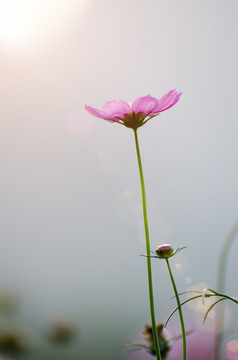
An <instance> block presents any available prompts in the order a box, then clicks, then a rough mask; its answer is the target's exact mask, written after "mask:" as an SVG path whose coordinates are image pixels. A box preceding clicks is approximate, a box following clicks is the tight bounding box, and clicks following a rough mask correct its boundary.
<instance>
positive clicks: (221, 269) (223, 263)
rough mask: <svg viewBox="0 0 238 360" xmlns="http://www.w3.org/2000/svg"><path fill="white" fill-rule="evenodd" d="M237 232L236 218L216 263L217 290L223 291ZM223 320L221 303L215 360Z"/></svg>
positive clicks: (218, 348)
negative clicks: (228, 261) (229, 257)
mask: <svg viewBox="0 0 238 360" xmlns="http://www.w3.org/2000/svg"><path fill="white" fill-rule="evenodd" d="M237 234H238V220H237V221H236V222H235V224H234V225H233V227H232V228H231V230H230V232H229V234H228V236H227V238H226V240H225V242H224V244H223V246H222V250H221V254H220V258H219V264H218V274H217V288H218V291H219V292H224V291H225V276H226V270H227V259H228V254H229V251H230V248H231V245H232V244H233V242H234V240H235V238H236V237H237ZM223 322H224V307H223V304H222V305H221V307H220V308H219V309H218V312H217V317H216V329H217V330H218V332H217V334H216V339H215V356H216V359H217V360H220V359H221V354H220V353H221V344H222V341H223V333H222V327H223Z"/></svg>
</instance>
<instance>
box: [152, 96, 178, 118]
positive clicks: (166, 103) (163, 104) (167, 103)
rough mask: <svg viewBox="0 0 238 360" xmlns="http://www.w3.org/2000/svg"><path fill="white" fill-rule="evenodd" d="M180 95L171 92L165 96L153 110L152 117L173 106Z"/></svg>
mask: <svg viewBox="0 0 238 360" xmlns="http://www.w3.org/2000/svg"><path fill="white" fill-rule="evenodd" d="M181 94H182V93H178V92H177V91H176V90H171V91H169V92H168V93H167V94H165V95H164V96H163V97H162V98H161V99H160V100H158V105H157V107H156V108H155V109H154V110H153V115H155V114H158V113H160V112H162V111H165V110H167V109H169V108H170V107H172V106H173V105H175V104H176V103H177V102H178V101H179V98H180V96H181Z"/></svg>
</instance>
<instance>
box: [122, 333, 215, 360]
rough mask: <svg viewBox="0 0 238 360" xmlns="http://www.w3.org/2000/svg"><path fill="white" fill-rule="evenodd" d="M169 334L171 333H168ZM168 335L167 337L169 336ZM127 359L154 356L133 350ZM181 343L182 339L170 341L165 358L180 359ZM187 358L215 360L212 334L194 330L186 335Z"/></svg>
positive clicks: (141, 358)
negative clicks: (169, 347)
mask: <svg viewBox="0 0 238 360" xmlns="http://www.w3.org/2000/svg"><path fill="white" fill-rule="evenodd" d="M170 336H171V334H170ZM170 336H169V337H170ZM127 359H128V360H153V359H155V356H152V355H150V354H149V353H148V352H146V351H144V350H138V351H134V352H132V353H129V354H128V358H127ZM182 359H183V344H182V339H179V340H177V341H176V342H175V343H174V344H172V343H171V349H170V350H169V352H168V354H167V356H166V360H182ZM187 359H188V360H215V357H214V334H209V333H205V332H203V331H200V330H195V331H194V332H192V333H191V334H189V335H187Z"/></svg>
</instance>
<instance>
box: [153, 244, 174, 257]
mask: <svg viewBox="0 0 238 360" xmlns="http://www.w3.org/2000/svg"><path fill="white" fill-rule="evenodd" d="M155 252H156V254H157V255H158V256H159V257H160V258H162V259H167V258H169V257H171V256H172V255H173V254H174V249H173V248H172V246H171V245H170V244H164V245H160V246H158V247H157V249H156V250H155Z"/></svg>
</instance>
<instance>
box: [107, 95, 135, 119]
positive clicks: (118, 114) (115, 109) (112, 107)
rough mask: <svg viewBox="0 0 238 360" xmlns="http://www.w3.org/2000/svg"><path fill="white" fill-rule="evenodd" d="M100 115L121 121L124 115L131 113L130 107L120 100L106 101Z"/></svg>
mask: <svg viewBox="0 0 238 360" xmlns="http://www.w3.org/2000/svg"><path fill="white" fill-rule="evenodd" d="M102 113H103V115H104V116H105V117H109V118H110V119H114V120H116V119H118V118H121V119H122V118H123V117H124V116H125V115H128V114H130V113H131V107H130V105H129V104H128V103H127V102H125V101H122V100H112V101H107V102H106V104H105V105H104V106H103V108H102Z"/></svg>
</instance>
